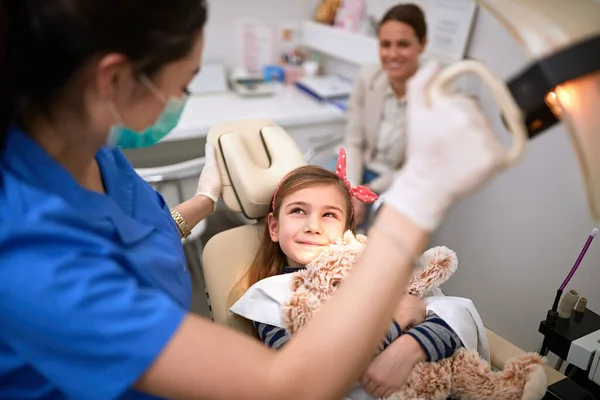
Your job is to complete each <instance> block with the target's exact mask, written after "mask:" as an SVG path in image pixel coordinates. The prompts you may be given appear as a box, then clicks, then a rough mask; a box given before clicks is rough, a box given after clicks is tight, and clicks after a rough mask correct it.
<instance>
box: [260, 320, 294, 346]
mask: <svg viewBox="0 0 600 400" xmlns="http://www.w3.org/2000/svg"><path fill="white" fill-rule="evenodd" d="M252 325H253V326H254V329H256V332H257V333H258V338H259V339H260V340H261V341H262V342H263V343H264V344H266V345H267V346H269V347H270V348H272V349H273V350H279V349H280V348H281V347H282V346H283V345H284V344H286V343H287V342H288V341H289V340H290V335H288V333H287V331H286V330H285V329H283V328H279V327H277V326H273V325H267V324H263V323H261V322H256V321H252Z"/></svg>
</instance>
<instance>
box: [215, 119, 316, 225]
mask: <svg viewBox="0 0 600 400" xmlns="http://www.w3.org/2000/svg"><path fill="white" fill-rule="evenodd" d="M207 140H208V142H209V143H211V144H212V145H213V146H215V149H216V153H217V163H218V165H219V170H220V171H221V179H222V182H223V201H224V202H225V205H226V206H227V207H228V208H229V209H231V210H232V211H235V212H242V213H243V214H244V216H245V217H246V218H250V219H258V218H262V217H264V216H266V215H267V213H268V212H269V203H270V202H271V197H272V196H273V191H274V190H275V187H276V186H277V184H278V183H279V181H280V180H281V179H282V178H283V177H284V176H285V175H286V174H287V173H288V172H290V171H292V170H293V169H295V168H297V167H299V166H301V165H304V164H305V161H304V156H303V154H302V152H300V149H299V148H298V146H297V145H296V142H294V139H292V137H291V136H289V135H288V134H287V133H286V132H285V131H284V130H283V128H281V127H280V126H277V125H275V124H274V123H273V122H271V121H267V120H262V119H251V120H241V121H234V122H227V123H223V124H220V125H217V126H215V127H213V128H212V129H211V130H210V132H209V133H208V136H207Z"/></svg>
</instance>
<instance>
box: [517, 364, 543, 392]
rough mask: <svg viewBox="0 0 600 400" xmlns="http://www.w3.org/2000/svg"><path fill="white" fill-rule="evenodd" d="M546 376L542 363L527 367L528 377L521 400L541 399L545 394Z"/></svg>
mask: <svg viewBox="0 0 600 400" xmlns="http://www.w3.org/2000/svg"><path fill="white" fill-rule="evenodd" d="M547 388H548V377H547V376H546V371H545V370H544V367H543V366H542V365H532V366H530V367H529V377H528V379H527V383H525V387H524V388H523V396H522V397H521V400H541V399H543V398H544V396H545V395H546V389H547Z"/></svg>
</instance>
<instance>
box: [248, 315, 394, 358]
mask: <svg viewBox="0 0 600 400" xmlns="http://www.w3.org/2000/svg"><path fill="white" fill-rule="evenodd" d="M252 325H253V326H254V329H256V332H257V333H258V338H259V339H260V340H261V342H263V343H264V344H266V345H267V346H268V347H270V348H271V349H273V350H279V349H280V348H281V347H282V346H283V345H284V344H286V343H287V342H288V341H289V340H290V335H289V334H288V333H287V331H286V330H285V329H283V328H279V327H277V326H273V325H267V324H263V323H261V322H256V321H252ZM401 334H402V331H401V330H400V325H398V323H397V322H396V321H392V325H391V326H390V328H389V329H388V331H387V333H386V335H385V337H384V338H383V343H382V344H381V347H380V351H383V350H384V349H385V348H386V347H388V346H389V345H390V344H391V343H392V342H393V341H394V340H396V339H397V338H398V337H399V336H400V335H401Z"/></svg>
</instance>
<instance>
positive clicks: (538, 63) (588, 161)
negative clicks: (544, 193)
mask: <svg viewBox="0 0 600 400" xmlns="http://www.w3.org/2000/svg"><path fill="white" fill-rule="evenodd" d="M475 1H476V3H477V4H478V5H480V6H481V7H482V8H483V9H485V10H487V11H488V12H489V13H490V14H491V15H492V16H494V17H495V18H496V19H497V20H498V21H499V22H500V23H501V24H502V25H503V26H504V28H505V29H506V30H507V31H508V32H509V33H510V34H511V36H512V37H513V38H514V39H515V40H516V41H517V42H518V43H519V44H520V45H521V47H522V48H523V50H524V51H525V53H526V55H527V56H528V58H529V63H528V65H527V66H526V67H525V68H524V69H523V70H522V71H521V72H520V73H518V74H517V75H516V76H514V77H512V78H511V79H510V80H509V81H508V83H504V82H502V81H501V80H499V79H497V78H496V77H494V76H493V75H492V74H491V73H490V72H489V70H488V69H487V68H486V67H485V66H484V65H483V64H481V63H479V62H477V61H472V60H465V61H460V62H458V63H456V64H453V65H451V66H449V67H447V68H446V69H444V70H443V71H442V72H441V73H440V75H439V76H438V78H437V79H436V81H434V82H433V84H432V87H431V92H430V95H431V96H432V99H433V98H435V97H438V98H439V97H444V96H447V95H448V93H450V83H451V81H452V80H454V79H455V78H456V77H457V76H459V75H463V74H467V73H474V74H476V75H478V76H479V77H480V78H481V79H482V80H483V82H484V83H486V84H487V85H488V86H489V88H490V89H491V92H492V95H493V96H494V98H495V100H496V102H497V103H498V104H499V105H500V107H501V109H502V114H503V119H504V122H505V124H506V125H507V127H508V129H509V131H510V132H511V134H512V137H513V145H512V149H511V150H510V152H509V153H508V156H507V158H506V162H505V165H506V166H509V165H512V164H514V163H515V162H516V161H518V160H519V158H520V157H521V156H522V155H523V152H524V149H525V145H526V142H527V140H528V139H531V138H533V137H535V136H537V135H539V134H540V133H542V132H544V131H546V130H547V129H548V128H550V127H551V126H553V125H555V124H556V123H558V122H562V123H563V124H564V125H565V128H566V130H567V132H568V133H569V136H570V139H571V142H572V144H573V146H574V148H575V152H576V154H577V156H578V158H579V164H580V168H581V172H582V175H583V178H584V183H585V186H586V190H587V198H588V205H589V208H590V211H591V213H592V215H593V217H594V218H595V219H596V220H597V221H599V222H600V0H576V1H575V0H571V1H569V0H475Z"/></svg>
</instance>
